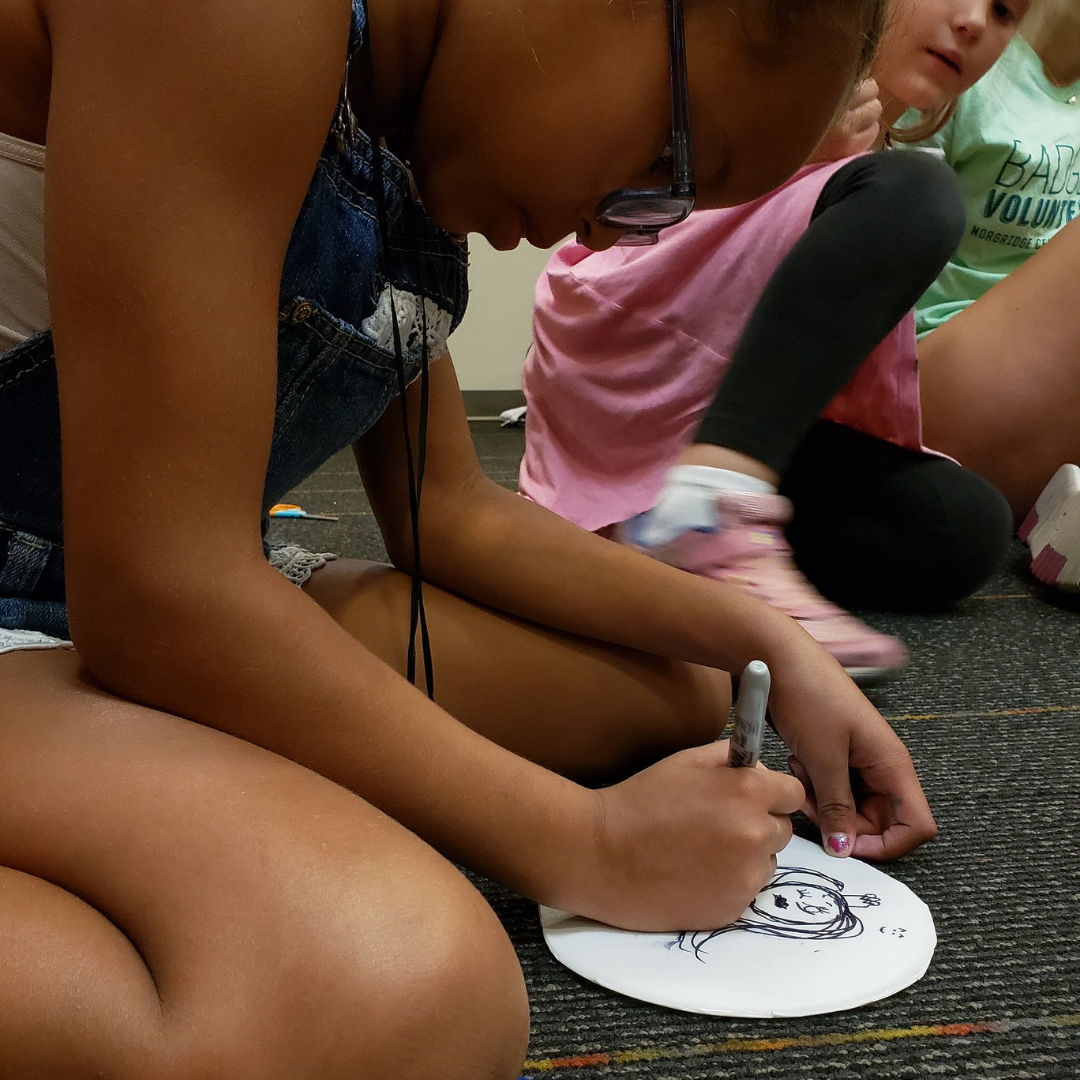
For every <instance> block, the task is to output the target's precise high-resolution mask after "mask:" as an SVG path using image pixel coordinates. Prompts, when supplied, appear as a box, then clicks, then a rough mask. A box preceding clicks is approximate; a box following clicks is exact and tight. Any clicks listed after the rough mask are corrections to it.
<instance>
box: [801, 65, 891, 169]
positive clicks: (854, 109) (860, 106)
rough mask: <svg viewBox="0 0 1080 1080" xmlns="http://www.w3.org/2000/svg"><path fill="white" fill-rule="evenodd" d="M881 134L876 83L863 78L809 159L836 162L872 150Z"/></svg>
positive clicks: (879, 104)
mask: <svg viewBox="0 0 1080 1080" xmlns="http://www.w3.org/2000/svg"><path fill="white" fill-rule="evenodd" d="M880 137H881V99H880V98H879V97H878V84H877V83H876V82H875V81H874V80H873V79H863V81H862V82H861V83H859V85H858V86H857V87H856V88H855V93H854V94H853V95H852V98H851V101H850V102H849V104H848V107H847V109H846V110H845V112H844V114H843V116H841V117H840V119H839V120H837V122H836V123H835V124H834V125H833V126H832V127H831V128H830V129H829V131H828V133H827V134H826V136H825V138H824V139H822V140H821V142H820V143H819V144H818V148H817V149H816V150H815V151H814V153H813V155H812V156H811V158H810V160H811V162H817V161H839V160H840V159H841V158H848V157H854V156H855V155H856V154H863V153H865V152H866V151H867V150H873V149H874V147H875V146H876V145H877V142H878V139H879V138H880Z"/></svg>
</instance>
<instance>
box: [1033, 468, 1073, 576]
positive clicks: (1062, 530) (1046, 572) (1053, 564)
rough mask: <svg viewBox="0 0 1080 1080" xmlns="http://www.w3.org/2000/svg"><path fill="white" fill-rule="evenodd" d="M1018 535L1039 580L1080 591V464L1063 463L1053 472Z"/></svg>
mask: <svg viewBox="0 0 1080 1080" xmlns="http://www.w3.org/2000/svg"><path fill="white" fill-rule="evenodd" d="M1019 535H1020V539H1021V540H1023V541H1024V543H1025V544H1027V546H1028V547H1029V548H1031V572H1032V573H1033V574H1034V575H1035V576H1036V577H1037V578H1038V579H1039V580H1040V581H1042V582H1045V583H1046V584H1047V585H1055V586H1057V588H1059V589H1064V590H1066V591H1067V592H1080V466H1076V465H1062V466H1061V468H1060V469H1058V471H1057V472H1056V473H1054V475H1053V477H1051V479H1050V483H1049V484H1047V485H1046V487H1045V488H1043V492H1042V494H1041V495H1040V496H1039V497H1038V499H1036V500H1035V505H1034V506H1033V507H1032V508H1031V513H1030V514H1028V516H1027V518H1026V519H1025V520H1024V524H1023V525H1021V526H1020V533H1019Z"/></svg>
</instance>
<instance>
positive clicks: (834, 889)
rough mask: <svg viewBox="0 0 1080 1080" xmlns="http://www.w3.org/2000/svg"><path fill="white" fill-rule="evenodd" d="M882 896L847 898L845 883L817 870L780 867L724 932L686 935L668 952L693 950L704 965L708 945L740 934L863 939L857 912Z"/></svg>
mask: <svg viewBox="0 0 1080 1080" xmlns="http://www.w3.org/2000/svg"><path fill="white" fill-rule="evenodd" d="M880 903H881V901H880V900H879V899H878V897H876V896H874V895H872V894H867V895H865V896H845V895H844V883H843V882H842V881H839V880H837V879H836V878H832V877H828V876H827V875H826V874H822V873H820V872H819V871H817V870H810V869H807V868H806V867H799V866H779V867H777V869H776V874H775V875H774V876H773V879H772V881H770V882H769V884H768V885H766V886H765V888H764V889H762V890H761V892H760V893H758V895H757V896H756V897H755V898H754V902H753V903H752V904H751V905H750V907H748V908H747V909H746V911H744V912H743V914H742V915H741V916H740V917H739V918H738V919H736V920H735V922H733V923H732V924H731V925H730V926H724V927H722V928H721V929H719V930H713V931H700V932H698V933H685V932H684V933H682V934H680V935H679V936H678V938H676V939H675V940H674V941H672V942H671V943H670V944H669V946H668V948H674V947H678V948H679V949H680V950H681V951H683V952H692V953H693V954H694V955H695V956H696V957H697V958H698V960H702V961H704V950H705V946H706V945H708V944H709V942H710V941H713V940H714V939H715V938H718V937H720V936H721V935H723V934H730V933H733V932H735V931H738V930H741V931H745V932H746V933H749V934H765V935H767V936H769V937H780V938H804V939H809V940H813V941H835V940H837V939H838V938H853V937H858V936H859V935H860V934H861V933H862V932H863V924H862V921H861V920H860V919H859V918H858V917H857V916H855V915H854V914H853V913H852V909H853V908H868V907H877V906H878V905H879V904H880Z"/></svg>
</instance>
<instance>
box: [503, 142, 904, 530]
mask: <svg viewBox="0 0 1080 1080" xmlns="http://www.w3.org/2000/svg"><path fill="white" fill-rule="evenodd" d="M844 164H846V162H845V161H838V162H830V163H828V164H826V165H811V166H807V167H806V168H804V169H803V170H802V171H801V172H799V173H797V174H796V175H795V176H794V177H793V178H792V179H791V180H789V181H788V182H787V183H786V184H785V185H784V186H783V187H781V188H778V189H777V190H776V191H774V192H771V193H770V194H768V195H766V196H764V197H763V198H761V199H758V200H757V201H756V202H752V203H747V204H746V205H744V206H736V207H732V208H730V209H725V210H704V211H699V212H697V213H694V214H691V215H690V217H689V218H687V220H686V221H684V222H683V223H682V224H681V225H676V226H674V227H673V228H670V229H665V230H664V233H663V234H662V236H661V238H660V243H659V244H657V245H655V246H654V247H649V248H619V247H615V248H611V249H609V250H608V251H602V252H592V251H589V250H588V248H585V247H582V246H581V245H579V244H576V243H570V244H567V245H565V246H564V247H562V248H560V249H559V250H558V251H556V252H555V254H554V255H553V256H552V257H551V260H550V262H549V263H548V265H547V268H546V269H545V271H544V273H543V274H542V275H541V277H540V280H539V282H538V283H537V286H536V306H535V310H534V313H533V347H532V349H531V350H530V351H529V355H528V357H527V358H526V361H525V372H524V376H523V383H524V389H525V397H526V400H527V402H528V406H529V411H528V418H527V421H526V445H525V457H524V458H523V460H522V463H521V475H520V489H521V492H522V494H523V495H526V496H528V497H529V498H530V499H532V500H534V501H535V502H538V503H540V504H541V505H543V506H546V507H548V508H549V509H551V510H554V511H555V512H556V513H557V514H559V515H561V516H562V517H565V518H567V519H569V520H570V521H574V522H576V523H577V524H579V525H581V526H583V527H584V528H586V529H593V530H595V529H600V528H603V527H604V526H607V525H611V524H613V523H614V522H617V521H625V520H626V519H627V518H630V517H633V516H634V515H635V514H639V513H641V512H643V511H645V510H648V509H649V508H650V507H652V506H653V505H654V503H655V501H656V497H657V495H658V494H659V492H660V489H661V487H662V486H663V482H664V477H665V475H666V473H667V471H668V469H669V468H671V466H672V465H673V464H674V463H675V461H676V459H677V458H678V456H679V455H680V453H681V452H682V451H683V450H684V449H685V448H686V447H687V446H688V445H689V444H690V442H691V441H692V439H693V436H694V434H695V432H696V430H697V426H698V424H699V423H700V421H701V419H702V416H703V414H704V412H705V410H706V409H707V408H708V406H709V404H710V403H711V401H712V399H713V396H714V395H715V393H716V388H717V386H718V385H719V383H720V380H721V379H722V378H723V376H724V372H725V370H726V369H727V366H728V364H729V363H730V361H731V356H732V354H733V352H734V349H735V346H736V345H737V343H738V341H739V338H740V337H741V335H742V332H743V328H744V326H745V325H746V323H747V321H748V320H749V318H750V314H751V312H752V311H753V309H754V306H755V305H756V304H757V301H758V299H759V298H760V297H761V294H762V293H763V292H764V290H765V286H766V285H767V284H768V281H769V279H770V278H771V277H772V275H773V273H774V272H775V270H776V269H777V267H778V266H779V265H780V263H781V262H782V261H783V259H784V257H785V256H786V255H787V254H788V252H789V251H790V250H791V249H792V247H793V246H794V245H795V242H796V241H797V240H798V238H799V237H800V236H801V235H802V234H803V232H804V231H805V230H806V227H807V226H808V225H809V223H810V216H811V214H812V213H813V210H814V206H815V205H816V204H817V200H818V197H819V196H820V194H821V191H822V188H824V186H825V184H826V183H827V181H828V180H829V177H831V176H832V175H833V173H834V172H836V170H837V169H839V168H841V167H842V166H843V165H844ZM836 318H837V319H842V318H844V312H843V311H838V312H836ZM823 416H824V418H825V419H828V420H834V421H836V422H838V423H842V424H847V425H848V426H850V427H853V428H856V429H858V430H859V431H863V432H866V433H867V434H870V435H876V436H878V437H879V438H882V439H887V440H889V441H890V442H894V443H898V444H899V445H901V446H907V447H911V448H913V449H922V441H921V435H922V430H921V428H922V425H921V417H920V412H919V377H918V370H917V361H916V353H915V325H914V319H913V317H912V316H911V315H908V316H907V317H905V318H904V320H903V321H902V322H901V323H900V325H899V326H897V327H896V329H895V330H894V331H893V332H892V333H891V334H890V335H889V336H888V337H887V338H886V339H885V341H883V342H882V343H881V345H879V346H878V348H877V349H875V350H874V352H873V353H872V354H871V355H870V357H869V358H868V359H867V361H866V362H865V363H864V364H863V365H862V366H861V367H860V369H859V371H858V372H857V373H856V374H855V376H854V378H852V380H851V381H850V382H849V383H848V384H847V386H846V387H845V388H844V389H843V390H842V391H841V392H840V393H839V394H838V395H837V396H836V397H835V398H834V399H833V401H832V402H831V404H830V405H829V407H828V409H827V410H826V411H825V412H824V414H823Z"/></svg>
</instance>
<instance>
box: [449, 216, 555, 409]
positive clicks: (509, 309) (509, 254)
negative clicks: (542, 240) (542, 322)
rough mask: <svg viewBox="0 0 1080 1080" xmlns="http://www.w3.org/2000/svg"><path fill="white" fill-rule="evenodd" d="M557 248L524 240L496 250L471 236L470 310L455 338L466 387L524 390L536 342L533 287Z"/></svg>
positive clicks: (457, 364) (454, 351) (456, 362)
mask: <svg viewBox="0 0 1080 1080" xmlns="http://www.w3.org/2000/svg"><path fill="white" fill-rule="evenodd" d="M550 255H551V252H549V251H537V249H536V248H534V247H530V246H529V244H527V243H525V242H524V241H523V242H522V243H521V244H520V245H519V246H518V248H517V249H516V250H515V251H496V250H495V249H494V248H493V247H491V245H490V244H488V243H487V241H486V240H484V238H483V237H481V236H475V235H474V236H470V237H469V284H470V287H471V290H472V291H471V293H470V295H469V310H468V311H467V312H466V314H465V321H464V322H463V323H462V324H461V326H460V328H459V329H458V330H457V332H456V333H455V334H454V336H453V337H452V338H451V339H450V355H451V356H453V358H454V367H455V368H456V369H457V373H458V379H459V380H460V382H461V388H462V390H519V389H521V365H522V362H523V361H524V359H525V353H526V350H527V349H528V348H529V343H530V341H531V340H532V303H533V289H534V287H535V285H536V279H537V278H538V277H539V276H540V271H541V270H543V268H544V265H545V264H546V263H547V260H548V258H549V257H550Z"/></svg>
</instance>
